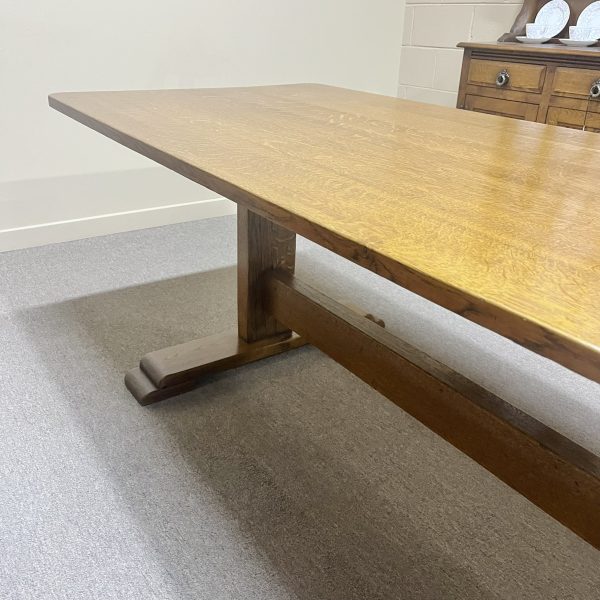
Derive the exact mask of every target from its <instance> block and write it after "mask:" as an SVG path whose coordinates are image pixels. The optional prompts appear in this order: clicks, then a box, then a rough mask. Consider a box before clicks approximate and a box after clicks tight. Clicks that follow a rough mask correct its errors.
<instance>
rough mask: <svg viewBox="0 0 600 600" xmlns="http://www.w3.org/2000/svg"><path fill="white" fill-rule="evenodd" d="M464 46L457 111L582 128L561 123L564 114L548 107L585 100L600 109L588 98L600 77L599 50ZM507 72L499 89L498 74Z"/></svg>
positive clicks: (573, 123)
mask: <svg viewBox="0 0 600 600" xmlns="http://www.w3.org/2000/svg"><path fill="white" fill-rule="evenodd" d="M459 46H460V47H463V48H464V49H465V53H464V56H463V66H462V72H463V74H466V76H463V75H461V82H460V87H459V92H458V100H457V107H458V108H464V109H466V110H475V111H478V112H487V113H489V114H495V115H503V116H507V117H512V118H516V119H525V120H528V121H537V122H538V123H547V124H549V125H561V126H564V127H571V128H577V129H582V128H583V121H584V120H579V119H576V118H571V119H567V120H565V119H560V118H557V114H558V113H559V112H560V111H555V110H553V111H549V110H548V109H549V107H551V106H555V105H556V104H555V100H556V99H557V98H560V97H570V98H577V99H582V100H583V99H585V100H586V106H585V107H584V108H583V110H588V109H589V110H591V111H592V112H593V111H594V110H595V107H596V106H600V102H599V101H598V100H593V99H589V96H590V88H591V87H592V84H593V83H594V82H595V81H596V80H598V79H599V78H600V52H599V51H600V48H575V49H573V48H567V47H566V46H556V45H547V44H545V45H539V46H538V45H529V44H527V45H525V44H519V43H497V44H475V43H468V44H467V43H465V44H459ZM589 67H594V68H589ZM503 70H506V71H507V72H508V73H509V75H510V79H509V81H508V83H507V84H506V85H505V86H502V87H497V86H496V75H497V74H498V73H499V72H501V71H503ZM588 99H589V103H588V102H587V100H588ZM507 101H510V102H520V103H522V105H521V106H517V105H516V104H510V103H507ZM565 108H570V107H565ZM576 110H579V108H576ZM580 121H581V123H582V124H581V125H577V123H579V122H580ZM586 129H588V130H589V131H594V128H586Z"/></svg>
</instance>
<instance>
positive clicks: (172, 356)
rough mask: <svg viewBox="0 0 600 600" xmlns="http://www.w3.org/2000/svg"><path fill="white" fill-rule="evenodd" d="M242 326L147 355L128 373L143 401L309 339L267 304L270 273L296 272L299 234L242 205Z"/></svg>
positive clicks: (239, 222) (128, 383)
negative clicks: (266, 281)
mask: <svg viewBox="0 0 600 600" xmlns="http://www.w3.org/2000/svg"><path fill="white" fill-rule="evenodd" d="M237 226H238V278H237V281H238V331H237V332H235V331H227V332H224V333H221V334H217V335H213V336H209V337H205V338H200V339H197V340H193V341H191V342H186V343H184V344H178V345H176V346H171V347H169V348H164V349H162V350H157V351H154V352H151V353H149V354H146V355H145V356H144V357H143V358H142V360H141V361H140V365H139V367H136V368H135V369H132V370H131V371H129V372H128V373H127V374H126V375H125V385H126V386H127V389H128V390H129V391H130V392H131V393H132V394H133V396H134V397H135V398H136V399H137V401H138V402H139V403H140V404H144V405H145V404H151V403H153V402H157V401H159V400H163V399H165V398H169V397H171V396H175V395H177V394H181V393H183V392H186V391H188V390H190V389H192V388H194V387H195V386H196V385H197V384H198V383H199V379H200V378H201V377H202V376H203V375H206V374H209V373H217V372H219V371H224V370H227V369H231V368H234V367H239V366H240V365H243V364H246V363H249V362H253V361H256V360H260V359H262V358H266V357H268V356H273V355H275V354H279V353H281V352H286V351H287V350H291V349H293V348H298V347H299V346H302V345H303V344H305V343H306V342H305V341H304V340H303V339H302V338H300V337H299V336H298V335H296V334H295V333H293V332H292V331H291V330H290V329H288V328H287V327H285V326H284V325H282V324H281V323H278V322H277V321H276V320H275V319H274V318H273V317H272V316H271V315H270V314H269V313H268V312H267V310H266V309H265V303H264V297H265V290H264V285H263V281H264V279H265V275H266V274H268V273H269V272H271V271H273V270H283V271H286V272H289V273H293V271H294V265H295V260H296V234H295V233H293V232H291V231H288V230H287V229H285V228H283V227H280V226H279V225H276V224H275V223H273V222H272V221H269V220H267V219H265V218H263V217H261V216H259V215H257V214H256V213H253V212H252V211H250V210H248V209H247V208H244V207H241V206H239V207H238V217H237Z"/></svg>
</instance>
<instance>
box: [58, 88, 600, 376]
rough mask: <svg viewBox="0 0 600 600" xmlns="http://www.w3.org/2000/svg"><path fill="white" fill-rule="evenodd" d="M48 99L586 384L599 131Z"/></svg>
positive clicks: (375, 106)
mask: <svg viewBox="0 0 600 600" xmlns="http://www.w3.org/2000/svg"><path fill="white" fill-rule="evenodd" d="M50 104H51V106H53V107H54V108H56V109H58V110H59V111H62V112H64V113H65V114H67V115H69V116H71V117H73V118H74V119H76V120H78V121H81V122H82V123H84V124H86V125H88V126H90V127H92V128H93V129H96V130H98V131H100V132H102V133H103V134H105V135H107V136H108V137H110V138H113V139H115V140H117V141H118V142H120V143H122V144H124V145H125V146H128V147H129V148H132V149H133V150H135V151H137V152H139V153H141V154H143V155H145V156H148V157H150V158H152V159H154V160H155V161H157V162H159V163H161V164H163V165H165V166H167V167H169V168H170V169H173V170H174V171H176V172H178V173H181V174H182V175H184V176H185V177H188V178H190V179H192V180H194V181H196V182H198V183H200V184H202V185H205V186H207V187H209V188H211V189H213V190H214V191H215V192H217V193H219V194H222V195H224V196H226V197H228V198H230V199H232V200H234V201H236V202H240V203H242V204H244V205H246V206H249V207H251V208H252V209H253V210H255V211H256V212H258V213H260V214H262V215H264V216H267V217H269V218H272V219H273V220H275V221H277V222H278V223H280V224H281V225H284V226H286V227H288V228H289V229H292V230H294V231H296V232H297V233H299V234H301V235H304V236H306V237H308V238H310V239H312V240H314V241H316V242H317V243H319V244H321V245H323V246H325V247H327V248H330V249H332V250H333V251H335V252H337V253H338V254H340V255H342V256H346V257H347V258H349V259H351V260H353V261H354V262H357V263H359V264H361V265H363V266H365V267H367V268H369V269H371V270H373V271H375V272H377V273H379V274H380V275H382V276H384V277H387V278H389V279H391V280H393V281H395V282H396V283H398V284H399V285H402V286H404V287H406V288H408V289H410V290H413V291H414V292H416V293H418V294H420V295H421V296H424V297H426V298H429V299H430V300H432V301H434V302H436V303H438V304H440V305H442V306H445V307H446V308H448V309H450V310H453V311H455V312H457V313H459V314H461V315H463V316H464V317H466V318H468V319H471V320H472V321H475V322H477V323H480V324H481V325H484V326H485V327H488V328H490V329H492V330H495V331H497V332H499V333H501V334H503V335H505V336H507V337H509V338H511V339H513V340H515V341H517V342H518V343H520V344H522V345H524V346H526V347H528V348H530V349H532V350H534V351H536V352H538V353H540V354H542V355H544V356H547V357H549V358H552V359H553V360H556V361H557V362H560V363H562V364H564V365H566V366H568V367H570V368H571V369H573V370H575V371H577V372H579V373H581V374H583V375H585V376H587V377H589V378H591V379H595V380H596V381H600V135H598V134H595V133H583V132H579V131H572V130H569V129H565V128H561V127H552V126H547V125H543V124H537V123H526V122H522V121H517V120H514V119H507V118H503V117H495V116H491V115H483V114H478V113H474V112H470V111H459V110H455V109H449V108H443V107H436V106H431V105H424V104H418V103H414V102H408V101H404V100H399V99H395V98H388V97H385V96H377V95H372V94H366V93H361V92H354V91H349V90H344V89H340V88H334V87H328V86H321V85H308V84H306V85H304V84H303V85H289V86H270V87H259V88H231V89H205V90H166V91H132V92H81V93H61V94H54V95H52V96H50ZM398 310H402V307H398Z"/></svg>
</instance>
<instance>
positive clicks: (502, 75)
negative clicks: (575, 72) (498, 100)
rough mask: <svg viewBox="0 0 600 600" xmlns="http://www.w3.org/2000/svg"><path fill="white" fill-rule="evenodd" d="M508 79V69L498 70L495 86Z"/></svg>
mask: <svg viewBox="0 0 600 600" xmlns="http://www.w3.org/2000/svg"><path fill="white" fill-rule="evenodd" d="M509 79H510V75H509V74H508V71H507V70H506V69H504V70H503V71H500V73H498V75H496V86H497V87H504V86H505V85H506V84H507V83H508V80H509ZM599 92H600V90H599Z"/></svg>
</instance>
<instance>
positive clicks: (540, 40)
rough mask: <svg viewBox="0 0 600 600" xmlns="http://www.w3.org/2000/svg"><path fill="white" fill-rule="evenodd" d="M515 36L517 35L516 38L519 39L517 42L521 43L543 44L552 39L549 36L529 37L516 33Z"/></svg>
mask: <svg viewBox="0 0 600 600" xmlns="http://www.w3.org/2000/svg"><path fill="white" fill-rule="evenodd" d="M516 37H517V40H519V42H522V43H523V44H544V43H545V42H547V41H548V40H551V39H552V38H549V37H543V38H530V37H527V36H526V35H518V36H516Z"/></svg>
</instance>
